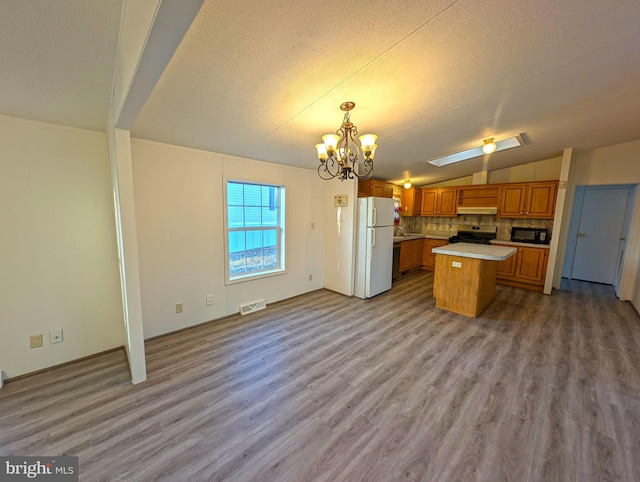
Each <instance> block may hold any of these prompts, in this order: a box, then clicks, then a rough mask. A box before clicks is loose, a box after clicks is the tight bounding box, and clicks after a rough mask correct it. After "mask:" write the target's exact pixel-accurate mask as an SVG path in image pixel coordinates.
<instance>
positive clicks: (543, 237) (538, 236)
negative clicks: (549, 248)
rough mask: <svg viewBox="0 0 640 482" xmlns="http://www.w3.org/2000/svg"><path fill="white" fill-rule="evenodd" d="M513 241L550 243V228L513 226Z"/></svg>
mask: <svg viewBox="0 0 640 482" xmlns="http://www.w3.org/2000/svg"><path fill="white" fill-rule="evenodd" d="M511 241H515V242H517V243H533V244H549V230H548V229H546V228H519V227H517V226H514V227H513V228H511Z"/></svg>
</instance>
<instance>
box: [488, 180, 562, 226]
mask: <svg viewBox="0 0 640 482" xmlns="http://www.w3.org/2000/svg"><path fill="white" fill-rule="evenodd" d="M557 192H558V183H557V182H556V181H544V182H530V183H514V184H504V185H503V186H502V187H501V188H500V199H499V204H498V217H501V218H553V214H554V211H555V205H556V195H557Z"/></svg>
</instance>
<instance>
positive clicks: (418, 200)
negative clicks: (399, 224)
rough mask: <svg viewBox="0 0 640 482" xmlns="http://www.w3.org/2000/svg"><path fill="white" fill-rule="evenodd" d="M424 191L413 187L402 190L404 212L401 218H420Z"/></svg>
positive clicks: (401, 213)
mask: <svg viewBox="0 0 640 482" xmlns="http://www.w3.org/2000/svg"><path fill="white" fill-rule="evenodd" d="M421 209H422V190H421V189H418V188H415V187H412V188H409V189H403V190H402V211H400V216H420V210H421Z"/></svg>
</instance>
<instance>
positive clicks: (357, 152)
mask: <svg viewBox="0 0 640 482" xmlns="http://www.w3.org/2000/svg"><path fill="white" fill-rule="evenodd" d="M355 106H356V104H355V103H354V102H344V103H343V104H342V105H341V106H340V110H342V111H343V112H344V113H345V114H344V119H343V120H342V125H341V126H340V127H339V128H338V130H337V131H336V133H335V134H326V135H324V136H322V140H323V141H324V142H323V143H322V144H316V149H317V151H318V160H319V161H320V165H319V166H318V175H319V176H320V177H321V178H322V179H324V180H325V181H326V180H329V179H333V178H335V177H337V178H338V179H340V180H341V181H344V180H345V179H355V178H357V179H369V178H370V177H371V176H372V175H373V156H374V155H375V153H376V148H377V147H378V145H377V144H376V139H377V138H378V136H377V135H375V134H364V135H362V136H360V146H358V143H357V141H356V137H357V136H358V128H357V127H356V125H355V124H353V123H352V122H351V117H350V115H349V112H350V111H351V110H353V109H354V108H355ZM361 156H362V157H364V159H362V158H361Z"/></svg>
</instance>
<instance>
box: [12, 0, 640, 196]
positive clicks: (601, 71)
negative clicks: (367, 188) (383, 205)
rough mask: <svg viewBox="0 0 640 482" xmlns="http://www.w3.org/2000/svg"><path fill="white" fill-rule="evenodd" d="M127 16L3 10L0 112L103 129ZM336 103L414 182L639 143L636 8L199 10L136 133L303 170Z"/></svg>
mask: <svg viewBox="0 0 640 482" xmlns="http://www.w3.org/2000/svg"><path fill="white" fill-rule="evenodd" d="M132 1H134V0H132ZM121 7H122V0H99V1H88V0H55V1H51V0H28V1H25V0H0V66H1V67H2V68H1V69H0V114H6V115H13V116H17V117H25V118H30V119H36V120H43V121H48V122H55V123H59V124H65V125H71V126H77V127H84V128H89V129H97V130H104V129H105V125H106V119H107V111H108V105H109V100H110V95H111V90H112V82H113V71H114V66H115V53H116V48H117V38H118V28H119V23H120V12H121ZM142 75H144V73H142ZM346 100H352V101H354V102H355V103H356V105H357V107H356V109H355V110H354V111H353V113H352V121H353V122H354V123H355V124H356V125H357V126H358V128H359V130H360V132H362V133H364V132H375V133H377V134H378V135H379V139H378V144H379V146H380V147H379V150H378V152H377V155H376V161H375V175H376V177H379V178H382V179H388V180H392V181H400V180H402V179H404V178H411V179H412V180H413V181H414V183H416V184H418V185H419V184H425V183H428V182H433V181H438V180H444V179H451V178H455V177H459V176H463V175H468V174H470V173H473V172H477V171H480V170H482V169H483V168H488V169H498V168H502V167H507V166H511V165H516V164H521V163H526V162H531V161H536V160H541V159H547V158H550V157H556V156H560V155H561V154H562V150H563V149H564V148H566V147H574V148H579V149H580V148H592V147H597V146H604V145H610V144H615V143H619V142H624V141H629V140H635V139H639V138H640V0H616V2H603V1H602V0H563V1H562V2H558V1H557V0H536V1H535V2H531V1H530V0H528V1H525V0H492V1H490V2H487V1H486V0H457V1H454V0H431V1H424V0H406V1H403V2H389V1H383V0H356V1H351V2H344V1H337V0H323V1H322V2H319V1H309V0H306V1H301V0H289V1H283V0H280V1H276V0H260V1H255V0H235V1H231V0H205V3H204V6H203V7H202V9H201V11H200V13H199V14H198V16H197V17H196V19H195V21H194V23H193V24H192V26H191V28H190V29H189V31H188V32H187V34H186V36H185V38H184V39H183V41H182V43H181V44H180V46H179V47H178V50H177V51H176V53H175V55H174V56H173V58H172V60H171V62H170V63H169V66H168V67H167V69H166V71H165V72H164V74H163V75H162V77H161V78H160V81H159V82H158V84H157V85H156V87H155V89H154V90H153V92H152V94H151V96H150V98H149V99H148V101H147V103H146V104H145V106H144V107H143V109H142V111H141V113H140V115H139V116H138V118H137V119H136V121H135V123H134V125H133V128H132V135H133V136H134V137H141V138H147V139H152V140H157V141H161V142H168V143H172V144H177V145H183V146H189V147H195V148H200V149H207V150H212V151H216V152H222V153H228V154H233V155H238V156H245V157H251V158H256V159H263V160H266V161H272V162H281V163H286V164H291V165H295V166H300V167H305V168H312V169H313V168H315V167H316V165H317V160H316V157H315V149H314V148H313V146H314V144H316V143H317V142H319V141H320V136H321V135H322V134H325V133H328V132H333V131H335V129H336V128H337V127H338V126H339V124H340V122H341V120H342V112H341V111H340V110H339V105H340V104H341V103H342V102H344V101H346ZM514 134H522V136H523V138H524V139H525V140H526V142H527V145H526V146H525V147H522V148H518V149H514V150H510V151H505V152H501V153H495V154H492V155H491V156H488V157H487V158H484V159H483V158H479V159H476V160H471V161H467V162H464V163H461V164H458V165H452V166H446V167H443V168H436V167H433V166H431V165H429V164H426V163H425V162H424V161H426V160H429V159H433V158H436V157H440V156H443V155H446V154H451V153H453V152H457V151H460V150H463V149H466V148H469V147H472V146H474V145H478V144H480V143H481V141H482V139H483V138H485V137H488V136H494V137H496V138H498V139H500V138H503V137H507V136H510V135H514Z"/></svg>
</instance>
